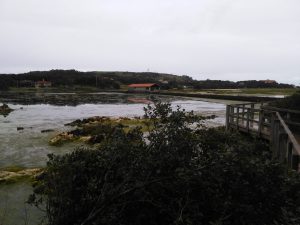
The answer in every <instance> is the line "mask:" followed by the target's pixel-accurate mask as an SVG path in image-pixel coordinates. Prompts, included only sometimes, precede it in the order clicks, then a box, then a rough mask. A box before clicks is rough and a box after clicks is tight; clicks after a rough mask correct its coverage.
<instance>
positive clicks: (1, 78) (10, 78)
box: [0, 70, 293, 90]
mask: <svg viewBox="0 0 300 225" xmlns="http://www.w3.org/2000/svg"><path fill="white" fill-rule="evenodd" d="M40 80H46V81H50V82H52V86H54V87H59V86H64V87H72V86H76V85H78V86H93V87H98V88H100V89H119V88H120V85H127V84H131V83H158V84H160V85H161V87H162V88H163V89H172V88H178V89H187V88H190V89H223V88H292V87H293V85H289V84H278V83H276V82H273V83H268V82H264V81H256V80H249V81H238V82H232V81H222V80H209V79H208V80H200V81H199V80H194V79H193V78H191V77H189V76H185V75H184V76H176V75H172V74H162V73H150V72H143V73H135V72H97V71H94V72H80V71H76V70H50V71H34V72H29V73H21V74H0V90H7V89H9V88H10V87H31V86H34V83H35V82H37V81H40Z"/></svg>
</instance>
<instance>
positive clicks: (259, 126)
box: [258, 110, 264, 135]
mask: <svg viewBox="0 0 300 225" xmlns="http://www.w3.org/2000/svg"><path fill="white" fill-rule="evenodd" d="M258 113H259V115H258V135H261V129H262V122H263V121H262V120H263V113H264V112H263V110H259V112H258Z"/></svg>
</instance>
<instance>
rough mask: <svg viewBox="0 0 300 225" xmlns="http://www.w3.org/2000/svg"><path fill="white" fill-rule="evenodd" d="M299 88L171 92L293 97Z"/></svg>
mask: <svg viewBox="0 0 300 225" xmlns="http://www.w3.org/2000/svg"><path fill="white" fill-rule="evenodd" d="M299 90H300V89H299V88H241V89H201V90H193V89H186V90H170V92H172V91H176V92H184V93H199V94H201V93H203V94H220V95H284V96H286V95H292V94H294V93H296V92H297V91H299Z"/></svg>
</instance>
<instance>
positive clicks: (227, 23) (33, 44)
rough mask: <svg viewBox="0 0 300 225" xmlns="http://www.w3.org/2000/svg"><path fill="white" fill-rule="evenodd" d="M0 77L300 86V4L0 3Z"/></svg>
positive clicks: (171, 0)
mask: <svg viewBox="0 0 300 225" xmlns="http://www.w3.org/2000/svg"><path fill="white" fill-rule="evenodd" d="M0 31H1V35H0V72H24V71H28V70H38V69H52V68H63V69H70V68H75V69H78V70H124V71H145V70H147V69H148V68H149V69H150V70H151V71H154V72H167V73H174V74H179V75H180V74H187V75H190V76H192V77H194V78H197V79H207V78H209V79H224V80H226V79H228V80H246V79H266V78H269V79H276V80H278V81H280V82H288V83H294V84H299V83H300V64H299V58H300V43H299V40H300V2H299V1H298V0H251V1H249V0H185V1H183V0H152V1H146V0H85V1H83V0H72V1H71V0H51V1H50V0H43V1H39V0H27V1H24V0H0Z"/></svg>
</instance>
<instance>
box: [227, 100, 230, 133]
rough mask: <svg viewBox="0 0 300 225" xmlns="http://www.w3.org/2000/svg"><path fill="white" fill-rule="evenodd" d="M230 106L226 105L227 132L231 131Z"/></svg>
mask: <svg viewBox="0 0 300 225" xmlns="http://www.w3.org/2000/svg"><path fill="white" fill-rule="evenodd" d="M229 114H230V105H226V130H228V129H229V117H230V115H229Z"/></svg>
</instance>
